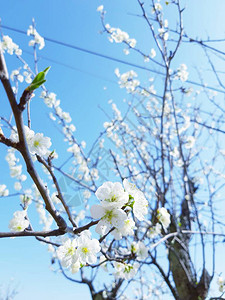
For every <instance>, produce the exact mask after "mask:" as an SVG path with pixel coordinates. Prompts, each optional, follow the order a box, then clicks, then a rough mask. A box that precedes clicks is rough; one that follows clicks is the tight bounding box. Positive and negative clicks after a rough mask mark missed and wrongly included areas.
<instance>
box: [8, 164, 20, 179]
mask: <svg viewBox="0 0 225 300" xmlns="http://www.w3.org/2000/svg"><path fill="white" fill-rule="evenodd" d="M21 173H22V165H18V166H10V176H11V177H18V176H20V175H21Z"/></svg>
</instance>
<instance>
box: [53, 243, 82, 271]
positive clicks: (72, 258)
mask: <svg viewBox="0 0 225 300" xmlns="http://www.w3.org/2000/svg"><path fill="white" fill-rule="evenodd" d="M57 257H58V259H59V260H60V262H61V264H62V266H63V267H64V268H69V267H70V266H71V265H74V264H75V263H76V262H77V261H78V255H77V240H76V239H73V240H71V239H67V240H66V241H65V242H64V243H63V245H62V246H60V247H59V248H58V249H57Z"/></svg>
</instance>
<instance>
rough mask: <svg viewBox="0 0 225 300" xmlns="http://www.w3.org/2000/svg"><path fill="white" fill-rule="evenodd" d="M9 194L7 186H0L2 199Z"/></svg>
mask: <svg viewBox="0 0 225 300" xmlns="http://www.w3.org/2000/svg"><path fill="white" fill-rule="evenodd" d="M8 194H9V190H8V189H7V188H6V185H5V184H0V197H6V196H8Z"/></svg>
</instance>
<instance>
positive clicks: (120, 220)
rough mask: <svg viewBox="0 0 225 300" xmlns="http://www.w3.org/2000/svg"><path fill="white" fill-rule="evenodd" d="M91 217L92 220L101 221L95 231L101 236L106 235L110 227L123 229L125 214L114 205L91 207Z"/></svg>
mask: <svg viewBox="0 0 225 300" xmlns="http://www.w3.org/2000/svg"><path fill="white" fill-rule="evenodd" d="M91 216H92V218H94V219H101V220H100V221H99V222H98V224H97V226H96V229H95V231H96V232H97V233H98V234H101V235H104V234H106V233H108V232H109V230H110V229H111V228H112V227H116V228H121V227H123V225H124V221H125V220H126V218H127V214H126V213H125V212H124V211H123V210H122V209H120V208H117V207H115V206H114V205H108V206H101V205H93V206H92V207H91Z"/></svg>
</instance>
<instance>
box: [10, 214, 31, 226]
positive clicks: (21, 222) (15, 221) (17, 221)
mask: <svg viewBox="0 0 225 300" xmlns="http://www.w3.org/2000/svg"><path fill="white" fill-rule="evenodd" d="M25 217H26V211H25V210H23V211H16V212H15V213H14V214H13V218H12V220H11V221H10V222H9V229H10V230H11V231H24V229H26V228H27V227H28V226H29V221H28V220H26V219H25Z"/></svg>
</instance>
